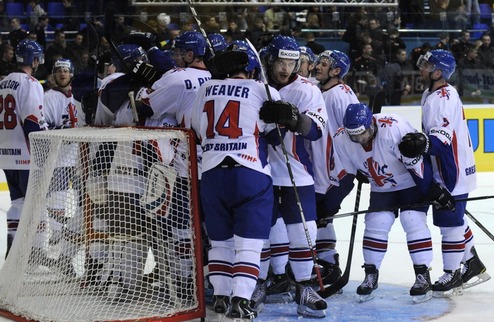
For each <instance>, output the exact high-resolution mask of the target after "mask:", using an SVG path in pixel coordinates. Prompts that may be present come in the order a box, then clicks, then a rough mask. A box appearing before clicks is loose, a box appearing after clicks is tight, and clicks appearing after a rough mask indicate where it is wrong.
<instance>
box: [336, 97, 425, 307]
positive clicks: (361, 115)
mask: <svg viewBox="0 0 494 322" xmlns="http://www.w3.org/2000/svg"><path fill="white" fill-rule="evenodd" d="M343 126H344V127H342V128H340V129H339V130H338V131H337V132H336V134H335V135H334V141H333V147H334V149H335V155H336V156H337V157H338V160H339V162H341V167H342V168H343V169H344V170H342V171H340V172H339V173H332V178H338V179H339V180H342V179H341V178H344V176H345V175H346V174H353V175H355V174H356V173H357V171H361V172H362V173H363V174H364V175H365V176H366V177H367V178H368V180H369V182H370V187H371V195H370V205H369V209H371V211H370V212H368V213H366V215H365V230H364V238H363V243H362V247H363V254H364V265H363V267H364V269H365V279H364V281H363V282H362V284H361V285H359V286H358V288H357V294H359V295H360V298H361V301H367V300H369V299H371V298H372V297H373V296H372V295H371V293H372V291H373V290H375V289H377V287H378V278H379V267H380V266H381V263H382V260H383V258H384V255H385V254H386V250H387V247H388V234H389V231H390V229H391V226H392V225H393V223H394V221H395V219H396V218H397V217H398V216H399V217H400V222H401V225H402V227H403V230H404V231H405V233H406V239H407V244H408V251H409V253H410V257H411V259H412V262H413V267H414V270H415V274H416V280H415V283H414V285H413V286H412V288H411V289H410V295H412V296H414V301H415V302H420V301H425V300H427V299H430V298H431V295H432V292H431V283H430V277H429V268H430V263H431V261H432V240H431V233H430V230H429V228H428V226H427V214H426V210H427V207H421V208H408V207H402V208H401V209H399V210H396V211H393V210H390V211H372V209H386V208H389V209H393V208H395V207H397V206H400V205H407V204H417V203H420V202H421V201H422V199H421V194H420V191H419V189H418V187H417V186H416V184H415V182H414V180H413V178H412V176H411V175H410V173H409V171H412V172H416V173H418V174H420V175H422V176H423V173H422V165H421V164H420V162H411V161H410V159H407V158H403V156H402V155H401V154H400V151H399V150H398V144H399V143H400V141H401V137H402V136H403V133H408V132H410V131H413V130H414V129H413V127H412V126H411V125H410V124H409V123H408V122H407V121H406V120H405V119H403V118H401V117H399V116H396V115H386V114H375V115H372V112H371V110H370V109H369V108H368V107H367V105H365V104H362V103H354V104H350V105H348V107H347V109H346V111H345V114H344V116H343ZM404 165H405V166H404ZM434 198H435V197H434Z"/></svg>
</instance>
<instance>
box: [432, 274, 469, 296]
mask: <svg viewBox="0 0 494 322" xmlns="http://www.w3.org/2000/svg"><path fill="white" fill-rule="evenodd" d="M462 284H463V281H462V280H461V272H460V269H457V270H456V271H454V272H453V271H447V270H445V271H444V274H443V275H442V276H441V277H439V279H438V280H437V282H436V283H434V285H432V291H433V293H432V296H434V297H451V296H453V295H461V294H462Z"/></svg>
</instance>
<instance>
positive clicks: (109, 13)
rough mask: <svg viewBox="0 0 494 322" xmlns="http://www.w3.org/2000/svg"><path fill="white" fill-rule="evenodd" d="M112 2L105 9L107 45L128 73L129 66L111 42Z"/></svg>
mask: <svg viewBox="0 0 494 322" xmlns="http://www.w3.org/2000/svg"><path fill="white" fill-rule="evenodd" d="M113 6H114V4H112V3H110V4H108V7H107V8H106V11H105V38H106V40H107V41H108V45H109V46H110V51H111V52H112V54H113V55H115V56H116V57H117V58H118V60H119V61H120V63H121V64H122V66H123V68H124V69H125V70H124V72H125V73H128V72H129V67H128V66H127V64H126V63H125V60H124V59H123V57H122V55H121V54H120V52H119V51H118V49H117V47H116V46H115V44H114V43H113V40H112V38H111V35H112V32H113V31H112V26H113V20H114V17H115V12H114V8H113Z"/></svg>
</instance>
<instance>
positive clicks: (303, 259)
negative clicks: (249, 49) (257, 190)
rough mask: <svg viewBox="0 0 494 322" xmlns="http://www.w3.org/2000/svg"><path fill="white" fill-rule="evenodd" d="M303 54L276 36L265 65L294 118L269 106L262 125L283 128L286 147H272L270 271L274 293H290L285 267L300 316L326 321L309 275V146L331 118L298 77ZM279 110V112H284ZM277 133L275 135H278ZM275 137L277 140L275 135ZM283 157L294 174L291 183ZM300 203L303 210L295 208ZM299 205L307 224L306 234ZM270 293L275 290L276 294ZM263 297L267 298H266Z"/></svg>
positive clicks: (262, 286)
mask: <svg viewBox="0 0 494 322" xmlns="http://www.w3.org/2000/svg"><path fill="white" fill-rule="evenodd" d="M299 58H300V49H299V46H298V45H297V43H296V41H295V39H294V38H293V37H288V36H280V35H278V36H275V37H274V38H273V40H272V41H271V43H270V44H269V45H268V49H267V55H266V62H267V67H268V68H267V69H268V78H269V83H270V85H271V86H273V87H275V88H276V89H278V90H279V92H280V95H281V98H282V100H284V101H285V102H288V103H289V104H290V107H291V108H292V115H293V118H292V120H291V121H289V122H287V120H286V119H284V118H283V117H282V115H279V113H278V111H279V110H280V109H281V107H284V106H285V105H286V103H282V104H278V102H269V101H268V102H266V103H265V104H264V105H263V107H262V109H261V119H262V120H263V121H265V122H267V123H278V124H281V125H282V126H284V129H283V131H284V132H285V134H284V138H283V144H284V145H285V147H286V148H287V149H286V150H287V156H285V155H284V152H283V149H281V148H279V147H276V148H275V147H273V146H270V147H269V156H270V163H271V166H272V176H273V184H274V189H275V200H276V201H277V202H276V203H275V216H276V217H278V218H277V219H275V220H276V223H275V224H274V226H273V227H272V229H271V235H270V241H271V266H272V268H273V273H274V274H275V275H274V277H273V282H274V284H275V285H276V284H278V285H277V286H275V288H274V289H276V288H277V289H279V290H281V291H288V290H290V288H291V285H290V282H289V280H288V277H287V275H286V272H285V268H286V265H287V262H288V261H289V262H290V268H291V270H292V272H293V275H294V278H295V286H296V287H295V288H296V297H295V300H296V302H297V304H298V307H297V312H298V314H300V315H302V316H315V317H324V316H325V312H324V310H325V309H326V307H327V304H326V302H325V301H324V300H323V299H322V298H321V297H320V296H319V295H318V294H317V293H316V292H315V291H314V290H313V289H312V287H311V285H310V284H311V282H310V278H311V273H312V268H313V266H314V265H313V264H314V263H313V260H312V253H311V252H312V250H311V249H310V248H309V241H308V240H307V238H310V242H311V245H314V244H315V239H316V234H317V226H316V207H315V204H316V202H315V191H314V180H313V178H312V164H311V162H310V159H309V153H308V150H307V144H308V143H309V142H310V141H315V140H318V139H320V138H321V137H322V134H323V132H324V130H325V126H326V121H327V113H326V108H325V105H324V100H323V98H322V95H321V92H320V90H319V89H318V88H317V87H316V86H314V85H313V84H312V83H311V82H309V81H308V80H307V79H306V78H303V77H300V76H299V75H298V74H297V70H298V67H299V63H300V60H299ZM280 106H281V107H280ZM275 132H277V131H275ZM275 135H277V134H275ZM285 157H288V158H289V163H290V165H291V169H292V171H293V178H290V176H289V172H288V168H287V162H286V159H285ZM291 179H293V180H295V185H296V189H297V192H298V196H299V197H300V200H296V198H295V192H294V187H293V184H292V181H291ZM298 201H300V204H299V203H297V202H298ZM299 205H301V207H302V209H303V215H304V216H305V221H306V224H307V230H308V231H305V229H304V225H303V221H302V217H301V215H302V214H301V212H300V210H299ZM268 250H269V248H268V247H265V250H263V251H265V256H264V257H263V258H267V259H269V255H268V254H267V253H268ZM268 263H269V262H268V261H263V263H262V264H263V265H262V266H261V273H260V275H259V277H260V281H259V283H258V287H257V290H256V292H255V293H254V295H253V299H252V300H253V302H255V303H254V305H258V304H259V303H260V302H262V301H263V300H264V299H265V297H266V296H265V294H266V287H267V285H266V283H264V282H263V280H264V279H265V278H266V276H267V269H268V265H267V264H268ZM274 289H273V288H272V290H273V291H274ZM263 293H264V294H263Z"/></svg>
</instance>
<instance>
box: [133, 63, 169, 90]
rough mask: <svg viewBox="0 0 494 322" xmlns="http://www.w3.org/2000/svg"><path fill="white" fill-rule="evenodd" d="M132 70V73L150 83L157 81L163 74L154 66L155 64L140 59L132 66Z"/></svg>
mask: <svg viewBox="0 0 494 322" xmlns="http://www.w3.org/2000/svg"><path fill="white" fill-rule="evenodd" d="M130 70H131V74H132V75H134V76H136V77H137V78H139V79H141V80H143V81H145V82H147V83H149V84H153V83H154V82H156V81H157V80H158V79H160V78H161V75H162V74H161V73H160V72H159V71H158V70H157V69H156V68H154V66H153V65H150V64H148V63H146V62H144V61H142V60H139V61H138V62H136V63H135V65H134V66H131V69H130Z"/></svg>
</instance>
